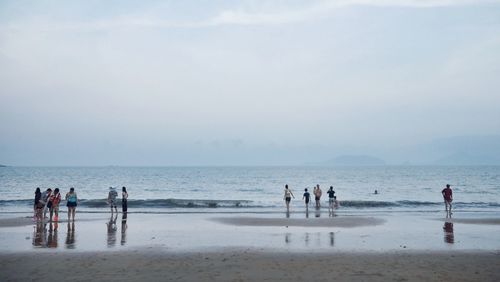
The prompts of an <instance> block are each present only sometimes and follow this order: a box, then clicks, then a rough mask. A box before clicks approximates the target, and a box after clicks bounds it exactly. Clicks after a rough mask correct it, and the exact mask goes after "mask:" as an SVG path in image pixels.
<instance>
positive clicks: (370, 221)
mask: <svg viewBox="0 0 500 282" xmlns="http://www.w3.org/2000/svg"><path fill="white" fill-rule="evenodd" d="M214 220H215V221H218V222H221V223H225V224H233V225H242V226H285V227H288V226H300V227H344V228H349V227H361V226H375V225H380V224H383V223H384V220H383V219H381V218H375V217H360V216H344V217H338V216H336V217H331V218H311V219H304V218H262V217H244V218H242V217H222V218H214Z"/></svg>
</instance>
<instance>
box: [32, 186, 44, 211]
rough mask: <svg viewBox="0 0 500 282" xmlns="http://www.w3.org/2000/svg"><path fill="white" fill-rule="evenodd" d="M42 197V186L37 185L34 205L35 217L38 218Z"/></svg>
mask: <svg viewBox="0 0 500 282" xmlns="http://www.w3.org/2000/svg"><path fill="white" fill-rule="evenodd" d="M41 199H42V192H40V187H36V190H35V203H34V205H33V218H36V219H38V212H37V211H38V205H39V204H40V200H41Z"/></svg>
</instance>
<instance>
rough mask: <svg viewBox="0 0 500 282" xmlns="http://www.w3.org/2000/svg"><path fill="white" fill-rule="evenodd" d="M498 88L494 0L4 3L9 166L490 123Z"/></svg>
mask: <svg viewBox="0 0 500 282" xmlns="http://www.w3.org/2000/svg"><path fill="white" fill-rule="evenodd" d="M499 93H500V1H494V0H490V1H486V0H484V1H483V0H442V1H440V0H422V1H419V0H380V1H375V0H343V1H122V0H120V1H88V0H84V1H83V0H82V1H17V0H16V1H0V163H5V164H11V165H107V164H116V165H199V164H201V165H206V164H298V163H302V162H307V161H314V160H317V161H321V160H325V159H329V158H332V157H334V156H336V155H339V154H371V153H373V152H382V151H384V150H385V151H387V150H389V149H390V148H392V147H401V146H407V145H408V146H409V145H414V144H419V143H423V142H428V141H430V140H433V139H435V138H445V137H451V136H463V135H498V134H500V106H499V105H500V94H499ZM382 157H383V156H382Z"/></svg>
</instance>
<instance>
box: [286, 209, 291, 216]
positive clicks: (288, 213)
mask: <svg viewBox="0 0 500 282" xmlns="http://www.w3.org/2000/svg"><path fill="white" fill-rule="evenodd" d="M286 218H290V210H288V209H287V210H286Z"/></svg>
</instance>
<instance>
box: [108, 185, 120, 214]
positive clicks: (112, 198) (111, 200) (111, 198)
mask: <svg viewBox="0 0 500 282" xmlns="http://www.w3.org/2000/svg"><path fill="white" fill-rule="evenodd" d="M116 197H118V192H116V189H115V188H113V187H109V193H108V204H109V206H110V207H111V213H113V208H114V209H115V212H116V213H118V209H117V208H116Z"/></svg>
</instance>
